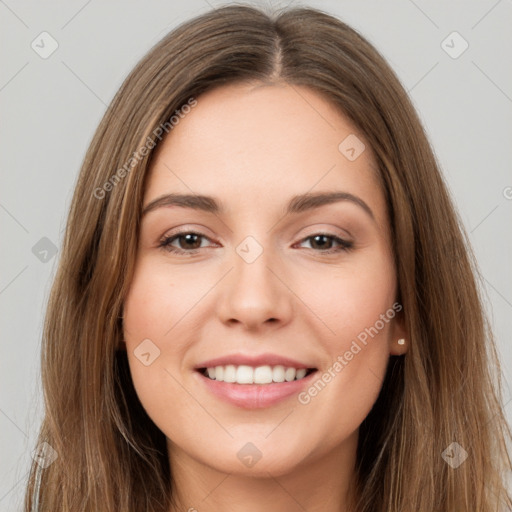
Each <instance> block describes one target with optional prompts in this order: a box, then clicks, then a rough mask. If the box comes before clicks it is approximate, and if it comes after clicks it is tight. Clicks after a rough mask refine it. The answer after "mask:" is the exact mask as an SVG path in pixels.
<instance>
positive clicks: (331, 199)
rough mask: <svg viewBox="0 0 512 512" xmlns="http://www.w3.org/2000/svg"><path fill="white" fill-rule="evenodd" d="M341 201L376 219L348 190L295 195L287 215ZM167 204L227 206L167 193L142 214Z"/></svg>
mask: <svg viewBox="0 0 512 512" xmlns="http://www.w3.org/2000/svg"><path fill="white" fill-rule="evenodd" d="M340 201H349V202H351V203H353V204H356V205H358V206H359V207H361V208H362V209H363V210H364V211H365V212H366V213H367V214H368V215H369V216H370V217H371V218H372V219H373V220H374V221H375V220H376V219H375V216H374V214H373V212H372V210H371V208H370V207H369V206H368V205H367V204H366V203H365V202H364V201H363V200H362V199H361V198H360V197H358V196H355V195H353V194H350V193H348V192H316V193H306V194H300V195H296V196H293V197H292V198H291V199H290V201H289V202H288V204H287V206H286V215H292V214H298V213H302V212H305V211H308V210H313V209H315V208H319V207H321V206H324V205H327V204H333V203H337V202H340ZM165 206H179V207H182V208H191V209H193V210H200V211H204V212H207V213H212V214H214V215H222V214H224V213H225V208H224V207H223V206H222V203H221V202H219V201H217V200H216V199H215V198H213V197H211V196H204V195H198V194H165V195H163V196H160V197H157V198H156V199H154V200H153V201H151V202H150V203H148V204H147V205H146V206H145V207H144V209H143V211H142V216H144V215H146V214H147V213H149V212H150V211H153V210H156V209H157V208H162V207H165Z"/></svg>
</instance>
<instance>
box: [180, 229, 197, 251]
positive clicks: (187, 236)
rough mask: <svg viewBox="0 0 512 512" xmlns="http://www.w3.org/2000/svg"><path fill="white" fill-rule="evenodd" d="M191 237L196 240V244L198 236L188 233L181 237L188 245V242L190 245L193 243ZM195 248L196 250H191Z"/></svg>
mask: <svg viewBox="0 0 512 512" xmlns="http://www.w3.org/2000/svg"><path fill="white" fill-rule="evenodd" d="M191 237H192V238H191ZM193 237H195V238H196V243H197V239H198V238H199V237H198V235H195V234H194V233H189V234H188V235H183V236H182V238H185V239H186V241H187V244H188V243H189V242H192V243H193V242H194V240H193ZM199 245H201V244H199ZM188 248H189V249H190V245H189V247H188ZM195 248H196V247H193V249H195Z"/></svg>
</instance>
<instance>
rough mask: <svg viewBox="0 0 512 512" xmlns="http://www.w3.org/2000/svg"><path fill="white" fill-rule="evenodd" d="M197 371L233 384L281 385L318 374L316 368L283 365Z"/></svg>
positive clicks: (244, 366)
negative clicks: (314, 373)
mask: <svg viewBox="0 0 512 512" xmlns="http://www.w3.org/2000/svg"><path fill="white" fill-rule="evenodd" d="M197 371H198V372H199V373H200V374H201V375H203V376H204V377H206V378H207V379H210V380H215V381H218V382H227V383H233V384H242V385H243V384H262V385H265V384H279V383H282V382H293V381H297V380H301V379H304V378H305V377H307V376H308V375H310V374H312V373H313V372H316V371H317V369H316V368H300V369H297V368H292V367H285V366H282V365H275V366H269V365H264V366H257V367H252V366H247V365H224V366H215V367H209V368H198V369H197Z"/></svg>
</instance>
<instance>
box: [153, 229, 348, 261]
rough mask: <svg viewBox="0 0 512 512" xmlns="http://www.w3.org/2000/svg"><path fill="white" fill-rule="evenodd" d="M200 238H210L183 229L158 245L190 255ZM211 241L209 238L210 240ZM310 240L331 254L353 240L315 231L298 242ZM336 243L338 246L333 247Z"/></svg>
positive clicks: (316, 249)
mask: <svg viewBox="0 0 512 512" xmlns="http://www.w3.org/2000/svg"><path fill="white" fill-rule="evenodd" d="M201 239H205V240H210V239H209V238H208V237H207V236H206V235H203V234H202V233H197V232H195V231H183V232H181V233H175V234H174V235H168V236H164V237H163V238H162V239H161V240H160V244H159V247H161V248H162V249H164V250H165V251H168V252H171V253H174V254H183V255H187V256H191V255H194V254H197V252H198V251H199V249H202V248H204V246H202V243H201V241H202V240H201ZM175 241H177V242H178V245H180V246H181V247H176V246H175V245H173V244H174V242H175ZM210 241H211V240H210ZM307 241H311V242H310V244H311V246H312V247H311V249H312V250H315V251H316V252H319V253H321V254H333V253H339V252H342V251H349V250H350V249H352V248H353V246H354V244H353V242H349V241H348V240H343V239H342V238H340V237H338V236H336V235H330V234H328V233H316V234H314V235H311V236H308V237H306V238H304V239H303V240H302V241H301V242H299V244H303V243H304V242H307ZM334 244H337V245H338V247H333V245H334Z"/></svg>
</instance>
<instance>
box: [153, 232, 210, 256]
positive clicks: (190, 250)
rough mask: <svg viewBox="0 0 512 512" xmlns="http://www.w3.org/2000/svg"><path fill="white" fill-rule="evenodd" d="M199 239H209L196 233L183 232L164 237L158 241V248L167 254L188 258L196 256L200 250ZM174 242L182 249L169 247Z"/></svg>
mask: <svg viewBox="0 0 512 512" xmlns="http://www.w3.org/2000/svg"><path fill="white" fill-rule="evenodd" d="M201 238H205V239H207V240H209V238H207V237H206V236H205V235H203V234H201V233H196V232H195V231H183V232H182V233H176V234H174V235H170V236H164V237H163V238H162V239H161V240H160V244H159V247H161V248H162V249H164V250H166V251H168V252H172V253H175V254H184V255H187V256H190V255H193V254H196V253H197V251H198V250H199V249H200V248H201ZM175 240H176V241H178V244H179V245H181V246H182V248H180V247H175V246H174V245H171V244H172V243H173V242H174V241H175Z"/></svg>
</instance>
